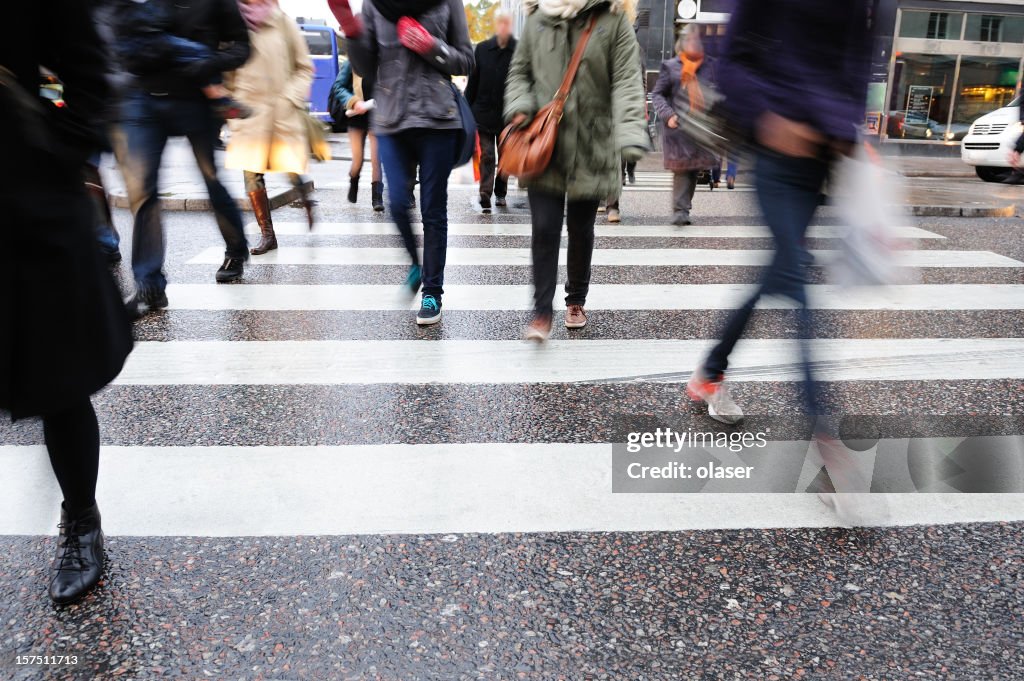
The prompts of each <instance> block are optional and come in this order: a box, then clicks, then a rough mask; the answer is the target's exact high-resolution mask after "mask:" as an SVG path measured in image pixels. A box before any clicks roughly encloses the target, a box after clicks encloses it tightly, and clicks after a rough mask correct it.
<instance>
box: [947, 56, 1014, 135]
mask: <svg viewBox="0 0 1024 681" xmlns="http://www.w3.org/2000/svg"><path fill="white" fill-rule="evenodd" d="M1019 75H1020V61H1019V60H1017V59H995V58H992V59H989V58H985V57H963V58H961V60H960V82H959V83H957V86H956V102H955V103H954V106H953V124H952V126H951V127H950V130H951V131H953V132H954V133H955V134H956V135H958V136H957V137H956V139H960V138H961V137H963V135H961V134H959V133H960V132H961V131H963V132H965V133H966V130H967V126H969V125H970V124H971V123H972V122H973V121H974V119H976V118H978V117H979V116H982V115H984V114H987V113H989V112H990V111H995V110H996V109H999V108H1001V107H1004V106H1009V104H1010V102H1011V101H1013V96H1014V95H1015V94H1016V90H1017V78H1018V77H1019Z"/></svg>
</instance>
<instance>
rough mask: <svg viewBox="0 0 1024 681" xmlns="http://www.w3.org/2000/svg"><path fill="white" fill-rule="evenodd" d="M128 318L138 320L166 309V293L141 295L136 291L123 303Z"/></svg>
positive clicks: (154, 292) (153, 292)
mask: <svg viewBox="0 0 1024 681" xmlns="http://www.w3.org/2000/svg"><path fill="white" fill-rule="evenodd" d="M124 307H125V309H126V310H127V311H128V316H129V317H131V318H132V319H139V318H140V317H144V316H146V315H147V314H149V313H150V312H156V311H157V310H162V309H163V308H165V307H167V293H165V292H164V291H147V292H145V293H141V292H139V291H136V292H135V293H134V294H133V295H132V297H131V298H129V299H128V300H126V301H125V302H124Z"/></svg>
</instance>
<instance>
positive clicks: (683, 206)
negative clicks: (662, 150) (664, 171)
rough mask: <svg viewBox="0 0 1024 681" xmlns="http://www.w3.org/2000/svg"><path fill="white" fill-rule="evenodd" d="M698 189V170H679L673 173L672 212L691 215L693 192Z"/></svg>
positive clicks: (686, 215)
mask: <svg viewBox="0 0 1024 681" xmlns="http://www.w3.org/2000/svg"><path fill="white" fill-rule="evenodd" d="M696 189H697V171H696V170H677V171H675V172H673V173H672V212H673V213H674V214H675V215H679V216H683V217H687V218H688V217H690V208H692V207H693V192H694V191H695V190H696Z"/></svg>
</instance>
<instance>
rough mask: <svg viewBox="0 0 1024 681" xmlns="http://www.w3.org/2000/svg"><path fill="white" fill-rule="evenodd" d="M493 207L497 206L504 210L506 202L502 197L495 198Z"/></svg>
mask: <svg viewBox="0 0 1024 681" xmlns="http://www.w3.org/2000/svg"><path fill="white" fill-rule="evenodd" d="M494 205H495V206H497V207H498V208H504V207H505V206H507V205H508V202H507V201H505V197H504V196H497V197H495V199H494Z"/></svg>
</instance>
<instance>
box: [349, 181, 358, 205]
mask: <svg viewBox="0 0 1024 681" xmlns="http://www.w3.org/2000/svg"><path fill="white" fill-rule="evenodd" d="M358 199H359V176H358V175H350V176H349V178H348V202H349V203H355V202H356V201H357V200H358Z"/></svg>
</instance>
